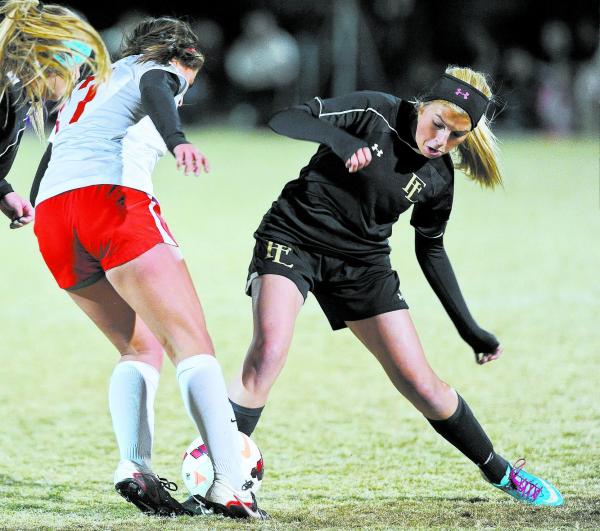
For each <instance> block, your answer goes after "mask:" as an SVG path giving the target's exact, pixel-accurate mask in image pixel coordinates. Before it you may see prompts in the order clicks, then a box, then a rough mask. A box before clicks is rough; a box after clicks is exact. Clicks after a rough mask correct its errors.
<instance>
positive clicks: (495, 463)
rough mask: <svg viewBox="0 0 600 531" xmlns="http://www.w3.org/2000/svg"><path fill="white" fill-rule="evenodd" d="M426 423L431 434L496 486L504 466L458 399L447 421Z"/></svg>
mask: <svg viewBox="0 0 600 531" xmlns="http://www.w3.org/2000/svg"><path fill="white" fill-rule="evenodd" d="M427 420H429V423H430V424H431V425H432V426H433V429H434V430H435V431H437V432H438V433H439V434H440V435H441V436H442V437H443V438H444V439H446V440H447V441H448V442H449V443H450V444H452V445H454V446H455V447H456V448H458V449H459V450H460V451H461V452H462V453H463V454H464V455H466V456H467V457H468V458H469V459H470V460H471V461H473V463H475V464H476V465H477V466H478V467H479V468H480V469H481V471H482V472H483V473H484V474H485V476H486V477H487V478H488V479H489V480H490V481H491V482H492V483H500V481H501V480H502V478H503V477H504V475H505V474H506V467H507V466H508V462H507V461H506V459H504V458H503V457H502V456H501V455H498V454H496V453H495V452H494V447H493V446H492V442H491V441H490V440H489V438H488V436H487V435H486V434H485V432H484V431H483V428H482V427H481V425H480V424H479V422H477V419H476V418H475V416H474V415H473V413H472V412H471V409H470V408H469V406H468V405H467V403H466V402H465V401H464V400H463V399H462V397H461V396H460V395H458V407H457V408H456V411H455V412H454V413H453V414H452V416H451V417H450V418H447V419H445V420H430V419H427Z"/></svg>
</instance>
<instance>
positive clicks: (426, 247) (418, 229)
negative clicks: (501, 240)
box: [411, 198, 502, 364]
mask: <svg viewBox="0 0 600 531" xmlns="http://www.w3.org/2000/svg"><path fill="white" fill-rule="evenodd" d="M449 201H450V198H448V202H449ZM436 206H439V205H436ZM450 208H451V205H450V204H449V203H447V204H445V205H444V204H442V205H441V207H440V208H439V209H435V208H428V207H427V206H426V205H420V204H417V205H415V207H414V210H413V215H412V218H411V224H412V225H413V226H414V228H415V254H416V256H417V260H418V262H419V265H420V266H421V269H422V271H423V274H424V275H425V278H426V279H427V282H428V283H429V285H430V286H431V288H432V289H433V291H434V292H435V294H436V295H437V297H438V299H439V300H440V302H441V303H442V306H443V307H444V309H445V310H446V313H447V314H448V316H449V317H450V319H451V320H452V322H453V323H454V326H455V327H456V329H457V330H458V333H459V334H460V336H461V337H462V338H463V340H464V341H465V342H466V343H467V344H468V345H469V346H470V347H471V348H472V349H473V351H474V353H475V359H476V361H477V362H478V363H479V364H483V363H487V362H488V361H492V360H494V359H496V358H498V357H499V356H500V355H501V354H502V347H501V346H500V343H499V341H498V340H497V339H496V337H495V336H494V335H493V334H491V333H490V332H488V331H486V330H484V329H483V328H481V327H480V326H479V325H478V324H477V322H476V321H475V319H474V318H473V316H472V315H471V312H470V311H469V308H468V307H467V303H466V301H465V299H464V297H463V295H462V292H461V289H460V286H459V284H458V280H457V278H456V275H455V274H454V270H453V269H452V264H451V263H450V259H449V258H448V255H447V253H446V250H445V248H444V231H445V228H446V223H447V220H448V217H449V214H450Z"/></svg>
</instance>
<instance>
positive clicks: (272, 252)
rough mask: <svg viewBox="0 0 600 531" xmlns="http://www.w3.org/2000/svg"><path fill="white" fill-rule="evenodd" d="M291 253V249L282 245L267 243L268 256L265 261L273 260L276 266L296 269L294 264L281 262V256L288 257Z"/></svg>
mask: <svg viewBox="0 0 600 531" xmlns="http://www.w3.org/2000/svg"><path fill="white" fill-rule="evenodd" d="M291 251H292V248H291V247H287V246H285V245H282V244H281V243H275V242H267V255H266V256H265V259H267V260H273V262H275V263H276V264H281V265H282V266H285V267H289V268H290V269H291V268H292V267H294V264H286V263H285V262H282V261H281V255H288V254H289V253H290V252H291Z"/></svg>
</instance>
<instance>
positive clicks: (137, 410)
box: [68, 278, 186, 515]
mask: <svg viewBox="0 0 600 531" xmlns="http://www.w3.org/2000/svg"><path fill="white" fill-rule="evenodd" d="M68 293H69V295H70V296H71V298H72V299H73V301H74V302H75V303H76V304H77V305H78V306H79V307H80V308H81V309H82V310H83V311H84V312H85V313H86V314H87V315H88V316H89V317H90V319H91V320H92V321H93V322H94V324H95V325H96V326H97V327H98V328H99V329H100V330H101V331H102V332H103V333H104V335H105V336H106V337H107V338H108V339H109V340H110V342H111V343H112V344H113V345H114V346H115V348H116V349H117V350H118V351H119V353H120V354H121V359H120V360H119V363H117V365H116V367H115V369H114V371H113V373H112V375H111V378H110V385H109V393H108V398H109V409H110V414H111V418H112V422H113V429H114V431H115V435H116V438H117V444H118V446H119V455H120V461H119V464H118V466H117V469H116V470H115V475H114V484H115V488H116V490H117V491H118V492H119V493H120V494H121V495H122V496H123V497H125V498H126V499H127V500H128V501H131V502H132V503H133V504H134V505H136V506H137V507H138V508H139V509H140V510H141V511H143V512H146V513H150V514H159V515H173V514H186V511H185V510H184V509H183V507H182V506H181V505H180V504H179V503H178V502H177V501H176V500H174V499H173V498H172V497H171V496H170V495H169V493H168V492H167V491H166V490H165V488H164V483H163V482H161V480H160V479H159V478H158V477H157V476H156V475H155V474H154V472H153V471H152V465H151V457H152V441H153V435H154V398H155V396H156V390H157V387H158V381H159V372H160V369H161V365H162V361H163V349H162V346H161V344H160V343H159V342H158V340H157V339H156V338H155V337H154V335H153V334H152V332H151V331H150V330H149V329H148V327H147V326H146V324H145V323H144V322H143V321H142V320H141V319H140V317H139V316H138V315H136V314H135V312H134V311H133V309H132V308H131V307H130V306H129V305H128V304H127V303H126V302H125V301H124V300H123V299H122V298H121V297H120V295H119V294H118V293H117V292H116V291H115V289H114V288H113V287H112V285H111V284H110V283H109V282H108V281H107V280H106V278H101V279H99V280H98V281H96V282H95V283H93V284H91V285H89V286H86V287H83V288H80V289H75V290H70V291H68Z"/></svg>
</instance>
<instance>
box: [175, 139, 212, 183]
mask: <svg viewBox="0 0 600 531" xmlns="http://www.w3.org/2000/svg"><path fill="white" fill-rule="evenodd" d="M173 153H174V154H175V160H176V161H177V169H178V170H179V169H180V168H183V174H184V175H188V174H189V173H190V172H193V173H194V175H196V176H198V175H200V170H201V169H202V168H204V171H205V172H206V173H208V172H209V171H210V164H209V163H208V159H207V158H206V157H205V156H204V155H203V154H202V153H200V151H198V150H197V149H196V147H195V146H194V145H193V144H179V145H178V146H175V148H174V149H173Z"/></svg>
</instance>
